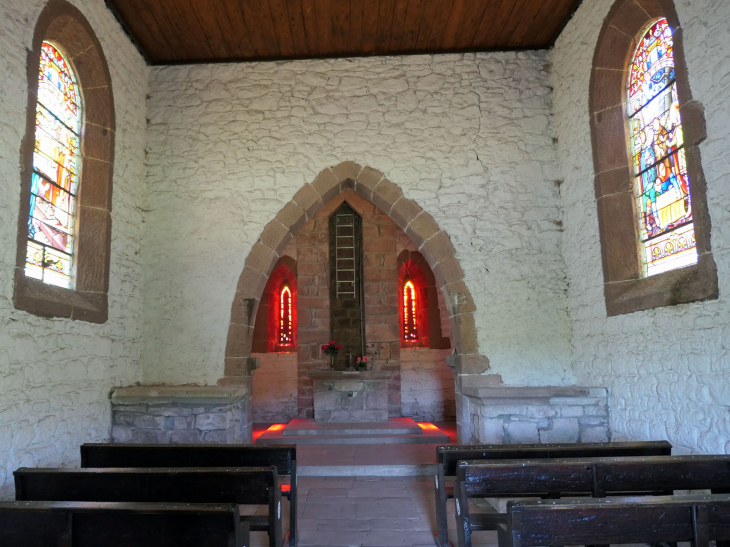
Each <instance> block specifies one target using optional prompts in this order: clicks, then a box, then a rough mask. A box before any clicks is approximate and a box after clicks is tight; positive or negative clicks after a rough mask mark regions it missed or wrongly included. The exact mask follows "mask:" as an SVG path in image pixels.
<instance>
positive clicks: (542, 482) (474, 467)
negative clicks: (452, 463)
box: [457, 455, 730, 498]
mask: <svg viewBox="0 0 730 547" xmlns="http://www.w3.org/2000/svg"><path fill="white" fill-rule="evenodd" d="M457 480H458V481H459V485H460V487H461V488H463V489H464V491H465V492H466V496H467V497H468V498H479V497H492V496H505V497H508V496H511V495H516V496H527V495H535V496H541V495H548V494H550V495H566V494H567V495H574V494H587V495H591V496H593V497H603V496H606V495H608V494H614V495H615V494H622V493H632V494H633V493H636V494H639V493H649V494H652V493H653V494H656V493H664V492H671V491H673V490H704V489H712V492H713V493H718V494H720V493H729V492H730V456H727V455H723V456H648V457H625V458H621V457H619V458H553V459H551V458H548V459H543V460H513V461H508V460H500V461H481V460H477V461H462V462H459V466H458V470H457Z"/></svg>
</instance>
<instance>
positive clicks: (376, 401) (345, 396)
mask: <svg viewBox="0 0 730 547" xmlns="http://www.w3.org/2000/svg"><path fill="white" fill-rule="evenodd" d="M308 376H309V377H310V378H311V379H312V380H313V383H314V421H315V422H387V421H388V379H389V378H390V376H391V373H390V372H375V371H366V372H350V371H321V370H317V371H312V372H310V373H309V374H308Z"/></svg>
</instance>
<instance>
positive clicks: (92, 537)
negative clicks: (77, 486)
mask: <svg viewBox="0 0 730 547" xmlns="http://www.w3.org/2000/svg"><path fill="white" fill-rule="evenodd" d="M245 526H246V525H245V524H242V523H241V522H240V517H239V508H238V506H237V505H235V504H222V505H216V504H169V503H144V504H139V503H89V502H47V501H31V502H29V501H6V502H0V545H2V546H3V547H28V546H46V545H48V546H51V545H53V546H63V547H128V546H130V545H134V546H135V547H197V546H199V545H205V546H206V547H244V546H245V547H248V545H247V544H248V532H247V530H246V528H245Z"/></svg>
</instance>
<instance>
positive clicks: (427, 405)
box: [400, 348, 456, 422]
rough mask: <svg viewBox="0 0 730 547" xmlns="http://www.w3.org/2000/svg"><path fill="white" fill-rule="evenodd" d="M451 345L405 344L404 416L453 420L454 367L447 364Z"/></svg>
mask: <svg viewBox="0 0 730 547" xmlns="http://www.w3.org/2000/svg"><path fill="white" fill-rule="evenodd" d="M450 354H451V350H450V349H428V348H401V350H400V356H401V357H400V369H401V377H402V382H401V398H402V403H401V405H402V408H403V416H408V417H410V418H413V419H414V420H416V421H424V422H433V421H437V422H440V421H453V420H454V419H455V417H456V406H455V402H454V371H453V369H452V368H451V367H449V366H448V365H447V364H446V357H447V356H449V355H450Z"/></svg>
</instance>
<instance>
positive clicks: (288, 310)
mask: <svg viewBox="0 0 730 547" xmlns="http://www.w3.org/2000/svg"><path fill="white" fill-rule="evenodd" d="M292 331H293V329H292V294H291V289H290V288H289V285H286V284H285V285H284V286H282V288H281V290H280V291H279V337H278V344H279V345H280V346H291V345H292V344H293V343H294V336H293V332H292Z"/></svg>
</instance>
